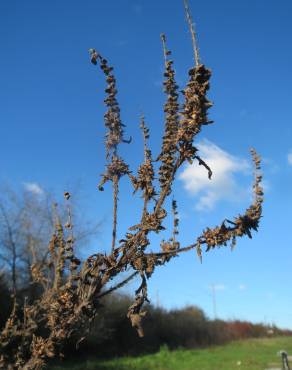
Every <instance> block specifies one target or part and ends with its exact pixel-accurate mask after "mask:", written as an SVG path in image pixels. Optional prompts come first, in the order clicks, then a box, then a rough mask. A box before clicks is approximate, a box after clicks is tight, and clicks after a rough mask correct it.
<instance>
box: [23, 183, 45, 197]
mask: <svg viewBox="0 0 292 370" xmlns="http://www.w3.org/2000/svg"><path fill="white" fill-rule="evenodd" d="M23 186H24V188H25V190H27V191H28V192H30V193H33V194H35V195H43V194H44V190H43V189H42V188H41V187H40V185H39V184H37V183H36V182H24V183H23Z"/></svg>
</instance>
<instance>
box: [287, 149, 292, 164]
mask: <svg viewBox="0 0 292 370" xmlns="http://www.w3.org/2000/svg"><path fill="white" fill-rule="evenodd" d="M287 159H288V163H289V164H290V166H292V150H291V151H290V152H289V153H288V157H287Z"/></svg>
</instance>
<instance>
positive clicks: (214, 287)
mask: <svg viewBox="0 0 292 370" xmlns="http://www.w3.org/2000/svg"><path fill="white" fill-rule="evenodd" d="M210 289H214V290H217V291H218V290H226V285H224V284H213V285H211V286H210Z"/></svg>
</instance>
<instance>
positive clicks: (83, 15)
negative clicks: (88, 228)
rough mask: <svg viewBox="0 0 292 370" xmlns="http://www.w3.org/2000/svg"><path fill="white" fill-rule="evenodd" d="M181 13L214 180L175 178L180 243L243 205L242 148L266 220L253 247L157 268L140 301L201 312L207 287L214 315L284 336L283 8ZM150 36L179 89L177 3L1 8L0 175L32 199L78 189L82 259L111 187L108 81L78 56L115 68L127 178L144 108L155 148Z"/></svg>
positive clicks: (123, 210)
mask: <svg viewBox="0 0 292 370" xmlns="http://www.w3.org/2000/svg"><path fill="white" fill-rule="evenodd" d="M191 9H192V13H193V18H194V20H195V22H196V26H197V30H198V36H199V46H200V52H201V58H202V61H203V62H204V63H205V64H206V65H207V66H209V67H210V68H211V69H212V71H213V77H212V80H211V91H210V97H211V99H212V100H213V101H214V104H215V105H214V107H213V108H212V109H211V112H210V118H212V119H214V120H215V124H214V125H212V126H208V127H207V128H206V129H205V130H204V131H203V132H202V133H201V135H200V137H199V138H198V142H197V143H198V145H199V146H200V148H201V150H202V153H203V154H204V156H205V158H207V159H209V161H210V163H212V164H213V171H214V184H213V185H210V184H209V183H208V181H207V180H206V179H205V178H203V177H202V174H201V173H200V172H196V171H193V169H190V168H184V169H183V170H182V172H181V173H180V176H179V178H178V180H177V183H176V186H175V197H176V198H177V200H178V206H179V211H180V216H181V239H180V240H181V243H182V244H183V245H184V244H188V243H189V242H192V241H193V240H194V239H195V237H196V236H197V235H198V234H199V233H200V232H201V231H202V229H203V228H204V227H206V226H207V225H215V224H217V223H220V222H221V221H222V219H224V218H225V217H228V218H231V217H232V216H233V215H234V216H235V215H237V214H238V213H239V212H242V211H243V210H244V209H245V207H246V206H248V204H249V201H250V184H251V181H252V176H251V167H250V158H249V148H250V147H251V146H254V147H256V149H257V150H258V152H259V153H260V154H261V155H262V157H263V159H264V166H263V168H264V176H265V188H266V195H265V204H264V218H263V220H262V224H261V228H260V230H259V233H258V234H257V235H255V237H254V239H253V240H252V241H250V240H246V239H244V240H240V241H239V243H238V246H237V248H236V249H235V251H233V252H231V251H230V250H229V249H221V250H216V251H211V252H209V253H207V254H205V255H204V258H203V264H200V262H199V260H198V259H197V257H196V256H195V253H194V252H190V253H189V254H186V255H182V256H181V257H180V258H176V259H174V261H173V262H171V263H170V264H169V265H168V266H166V267H163V268H161V269H160V270H159V271H157V273H156V275H154V276H153V278H152V279H151V281H150V282H149V293H150V298H151V299H152V301H153V302H154V303H157V301H159V303H160V304H162V305H164V306H165V307H168V308H172V307H180V306H183V305H184V304H196V305H199V306H200V307H202V308H203V309H204V310H205V311H206V313H207V314H208V315H209V316H210V317H212V316H213V309H212V296H211V290H210V286H211V285H212V284H214V285H215V288H216V298H217V311H218V315H219V316H220V317H222V318H227V319H228V318H230V319H232V318H242V319H248V320H252V321H265V322H269V323H270V322H275V323H276V324H278V325H280V326H283V327H289V328H291V329H292V313H291V309H290V308H291V306H292V296H291V294H290V293H289V291H290V283H291V277H290V272H291V266H292V251H291V248H292V237H291V232H290V230H291V214H290V213H291V208H292V202H291V180H292V158H291V155H290V157H289V154H291V153H292V140H291V139H292V129H291V118H292V111H291V93H290V89H291V86H292V75H291V65H292V49H291V48H290V44H291V37H292V26H291V16H292V3H291V2H290V1H289V0H281V1H279V2H278V3H277V4H276V3H275V2H273V1H259V0H253V1H251V0H245V1H242V0H238V1H236V2H235V1H231V0H222V1H220V2H219V1H215V0H213V1H208V2H202V1H200V2H199V1H196V0H192V1H191ZM161 32H164V33H166V35H167V38H168V46H169V48H170V49H171V50H172V51H173V58H174V60H175V68H176V72H177V80H178V82H179V84H180V85H181V87H183V86H184V84H185V82H186V78H187V70H188V68H190V67H191V66H192V63H193V60H192V49H191V41H190V36H189V33H188V29H187V25H186V22H185V16H184V11H183V6H182V1H180V0H173V1H171V2H170V1H166V0H155V1H154V0H147V1H146V0H144V1H143V0H140V1H138V0H123V1H118V0H115V1H107V2H101V1H93V0H84V1H82V2H80V1H72V0H70V1H68V0H62V1H57V0H50V1H36V0H27V1H25V2H24V1H20V0H18V1H15V0H9V1H8V0H2V1H1V3H0V44H1V59H0V81H1V84H0V101H1V109H0V135H1V136H0V138H1V145H0V179H1V181H3V182H6V181H9V182H10V183H12V184H14V186H15V187H16V188H20V187H23V186H24V184H26V185H25V186H28V185H27V184H29V185H30V189H31V191H36V189H37V188H36V186H39V187H40V188H48V189H54V191H55V192H57V193H60V194H61V193H62V192H63V190H64V189H68V188H69V189H71V188H72V189H74V187H75V188H76V187H78V185H76V184H79V183H82V199H83V207H84V209H85V210H86V212H87V213H88V215H89V216H90V217H91V218H92V219H97V220H102V221H103V226H102V230H101V233H100V237H99V238H98V239H97V240H96V241H95V242H94V243H93V244H92V245H90V246H89V247H88V251H87V250H85V251H84V253H87V252H88V253H92V252H93V251H94V250H108V245H109V243H110V235H109V233H110V220H111V207H112V206H111V203H110V197H111V192H110V189H109V187H107V188H106V191H105V192H104V193H98V191H97V190H96V185H97V183H98V181H99V175H100V174H101V173H102V172H103V168H104V164H105V160H104V149H103V136H104V132H105V131H104V127H103V113H104V106H103V97H104V94H103V89H104V86H105V85H104V80H103V76H102V75H101V73H100V71H99V70H98V69H96V68H94V67H93V66H92V65H90V63H89V57H88V49H89V48H91V47H94V48H96V49H97V50H98V51H100V52H101V53H102V54H103V55H104V56H106V57H107V58H108V59H109V61H110V62H111V64H112V65H114V67H115V73H116V77H117V80H118V90H119V94H118V98H119V102H120V105H121V108H122V118H123V121H124V123H125V124H126V125H127V129H126V133H127V135H131V136H133V137H134V140H133V143H132V144H131V145H130V146H126V145H125V146H123V148H122V149H121V153H122V155H123V156H124V158H125V159H126V160H127V161H128V162H129V163H130V165H131V168H132V169H133V170H134V169H135V168H137V165H138V164H139V160H140V159H141V158H142V150H141V137H140V133H139V129H138V126H139V122H138V121H139V116H140V113H141V112H142V111H143V112H144V114H145V116H146V121H147V123H148V125H149V127H150V130H151V146H152V149H153V152H154V153H157V152H158V150H159V145H160V135H161V133H162V129H163V109H162V104H163V102H164V95H163V93H162V89H161V82H162V79H163V77H162V74H163V57H162V51H161V43H160V37H159V35H160V33H161ZM289 159H290V160H289ZM216 174H217V175H216ZM121 187H122V188H121V196H120V198H121V203H120V216H121V220H120V223H119V233H120V235H123V233H124V232H125V231H126V229H127V226H130V225H131V223H136V216H137V214H138V211H137V209H138V207H139V206H140V201H139V198H138V199H134V200H133V199H132V198H131V197H130V196H129V195H128V191H129V185H128V184H127V180H124V181H123V182H122V184H121ZM155 241H156V240H155V239H154V240H153V242H154V243H155ZM154 248H155V247H154ZM136 285H137V282H133V283H131V286H130V287H129V288H131V289H133V288H134V287H135V286H136Z"/></svg>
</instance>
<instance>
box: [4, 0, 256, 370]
mask: <svg viewBox="0 0 292 370" xmlns="http://www.w3.org/2000/svg"><path fill="white" fill-rule="evenodd" d="M185 9H186V14H187V20H188V23H189V27H190V31H191V36H192V41H193V47H194V59H195V65H194V67H192V68H191V69H190V70H189V81H188V83H187V86H186V87H185V89H184V90H183V92H182V93H183V99H184V103H183V105H180V103H179V92H178V86H177V84H176V81H175V71H174V68H173V61H172V60H170V59H169V57H170V55H171V53H170V51H169V50H168V48H167V46H166V37H165V35H162V36H161V38H162V43H163V53H164V60H165V72H164V76H165V81H164V90H165V93H166V96H167V97H166V103H165V105H164V112H165V129H164V135H163V139H162V147H161V151H160V153H159V155H158V157H157V159H156V160H153V158H152V154H151V151H150V149H149V148H148V142H147V141H148V138H149V130H148V128H147V127H146V123H145V118H144V116H142V117H141V130H142V134H143V139H144V161H143V163H142V164H141V165H140V166H139V168H138V171H137V175H136V176H135V175H133V173H132V172H131V171H130V169H129V165H128V164H126V163H125V162H124V160H123V159H122V158H121V156H120V155H119V154H118V149H119V145H120V144H121V143H125V142H126V143H130V141H131V139H129V140H125V139H124V129H125V126H124V125H123V123H122V121H121V116H120V107H119V104H118V101H117V97H116V95H117V87H116V79H115V77H114V74H113V68H112V67H110V66H109V64H108V62H107V60H106V59H104V58H103V57H102V56H101V55H100V54H99V53H98V52H97V51H96V50H95V49H90V57H91V63H92V64H93V65H99V66H100V67H101V69H102V71H103V73H104V75H105V78H106V82H107V87H106V89H105V92H106V94H107V97H106V99H105V104H106V106H107V112H106V113H105V116H104V120H105V126H106V129H107V133H106V137H105V147H106V160H107V165H106V170H105V173H104V174H103V175H102V179H101V182H100V184H99V186H98V188H99V190H101V191H102V190H104V189H103V187H104V185H105V184H106V183H107V182H108V181H111V182H112V186H113V227H112V230H113V231H112V245H111V251H110V253H109V254H105V253H104V254H103V253H96V254H93V255H91V256H89V257H88V258H87V259H86V260H85V261H84V262H81V261H80V260H79V259H78V258H76V256H75V254H74V235H73V230H74V228H73V225H72V217H71V213H70V206H69V203H70V194H69V193H67V192H66V193H65V194H64V196H65V200H66V202H68V221H67V222H66V224H65V225H64V226H63V225H62V224H61V222H60V219H59V217H58V214H57V210H56V212H55V213H56V217H55V232H54V234H53V236H52V238H51V240H50V242H49V246H48V250H49V255H50V259H49V261H48V263H47V265H46V266H44V265H43V264H42V265H40V264H38V263H37V262H35V263H34V264H33V265H32V266H31V271H32V275H33V278H34V281H35V282H38V283H39V284H40V285H41V286H42V288H43V293H42V295H41V296H40V298H39V299H38V300H37V301H35V302H33V303H32V304H28V302H26V303H25V305H24V307H23V308H22V309H21V308H20V307H19V306H18V303H17V299H16V297H15V298H14V307H13V311H12V313H11V316H10V318H9V319H8V321H7V323H6V326H5V328H4V329H3V331H2V333H1V336H0V368H2V369H27V370H28V369H41V368H42V367H43V366H44V364H45V363H46V361H47V360H48V359H49V358H52V357H56V356H59V357H62V356H63V351H62V346H63V344H64V343H65V342H66V341H67V340H68V338H70V337H71V336H72V335H73V334H74V333H77V334H78V336H79V341H78V344H79V343H80V341H82V340H83V339H84V337H85V335H86V331H87V330H89V324H90V322H92V320H94V319H95V318H96V317H97V314H98V309H99V307H100V305H101V303H102V298H103V297H104V296H106V295H108V294H110V293H112V292H113V291H115V290H116V289H119V288H120V287H122V286H124V285H125V284H127V283H128V282H129V281H130V280H131V279H133V278H134V277H136V276H138V277H139V278H140V280H141V283H140V285H139V287H138V288H137V290H136V292H135V300H134V302H133V304H132V305H131V306H130V307H129V310H128V314H127V316H128V318H129V319H130V321H131V324H132V326H133V327H134V328H136V329H137V332H138V334H139V336H143V334H144V333H143V326H142V321H143V317H144V316H145V314H146V311H145V310H144V309H143V305H144V303H145V302H147V301H148V297H147V281H148V279H149V278H150V277H151V275H152V274H153V272H154V270H155V268H156V267H158V266H161V265H164V264H166V263H167V262H169V261H170V260H171V259H172V258H173V257H175V256H178V255H179V254H180V253H182V252H186V251H189V250H195V251H196V252H197V254H198V256H199V258H200V259H202V248H203V247H205V248H206V251H209V250H211V249H214V248H216V247H222V246H226V245H227V244H228V243H230V245H231V247H232V248H233V247H234V246H235V243H236V239H237V238H238V237H242V236H245V235H247V236H248V237H250V238H251V236H252V234H251V232H252V231H253V230H257V229H258V225H259V221H260V218H261V214H262V202H263V190H262V188H261V180H262V175H261V174H260V158H259V156H258V155H257V153H256V152H255V150H254V149H252V151H251V153H252V158H253V161H254V164H255V181H254V186H253V190H254V197H255V198H254V201H253V203H252V205H251V206H250V207H249V208H248V209H247V210H246V211H245V212H244V213H243V214H242V215H239V216H237V217H235V218H234V219H233V220H224V221H223V222H222V223H220V224H219V226H217V227H214V228H207V229H206V230H204V231H203V232H202V234H201V235H199V236H198V237H197V238H196V239H195V241H194V242H193V243H192V244H190V245H188V246H181V245H180V243H179V241H178V227H179V220H178V212H177V203H176V201H175V200H174V199H173V200H172V215H173V230H172V231H171V233H170V237H169V239H168V240H162V241H161V243H160V249H161V250H160V251H159V252H153V251H152V252H151V251H149V247H150V241H149V235H150V234H151V233H152V232H155V233H157V234H158V233H160V231H161V230H164V229H165V227H164V226H163V224H164V221H165V219H166V217H167V210H166V209H165V208H166V206H165V204H166V200H167V198H168V197H169V196H170V195H171V193H172V186H173V181H174V179H175V177H176V174H177V172H178V170H179V168H180V167H181V166H182V165H183V164H184V163H185V162H189V163H193V162H194V161H197V162H198V165H202V166H204V167H205V168H206V175H207V176H208V177H209V178H210V179H211V177H212V171H211V169H210V168H209V166H208V165H207V163H205V161H204V160H203V159H202V158H201V157H200V156H199V154H198V148H197V147H196V146H195V145H194V140H195V139H196V137H197V135H198V134H199V133H200V131H201V129H202V127H203V126H204V125H207V124H210V123H212V121H210V120H209V119H208V116H207V113H208V109H209V108H210V107H211V106H212V103H211V102H210V101H209V100H208V98H207V96H206V94H207V91H208V89H209V80H210V77H211V71H210V70H209V69H208V68H206V67H205V65H204V64H201V62H200V59H199V51H198V47H197V40H196V34H195V31H194V26H193V23H192V19H191V15H190V11H189V8H188V4H187V2H186V1H185ZM156 163H158V164H159V167H158V176H157V177H155V164H156ZM125 175H127V176H128V177H129V180H130V182H131V184H132V186H133V188H134V193H136V192H140V193H141V195H142V198H143V200H144V204H143V208H142V210H141V217H140V218H139V221H138V223H137V224H135V225H133V226H131V227H129V229H128V232H126V234H125V237H124V238H123V239H121V240H119V241H118V242H117V240H116V235H117V214H118V193H119V183H120V180H121V178H122V177H123V176H125ZM127 271H129V274H130V275H129V276H128V277H126V278H125V279H124V280H122V281H121V282H120V283H118V284H116V285H113V286H111V287H109V284H110V282H112V281H113V279H114V278H115V277H117V276H118V275H120V274H122V273H125V272H127ZM97 319H98V318H97ZM81 333H82V334H81Z"/></svg>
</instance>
